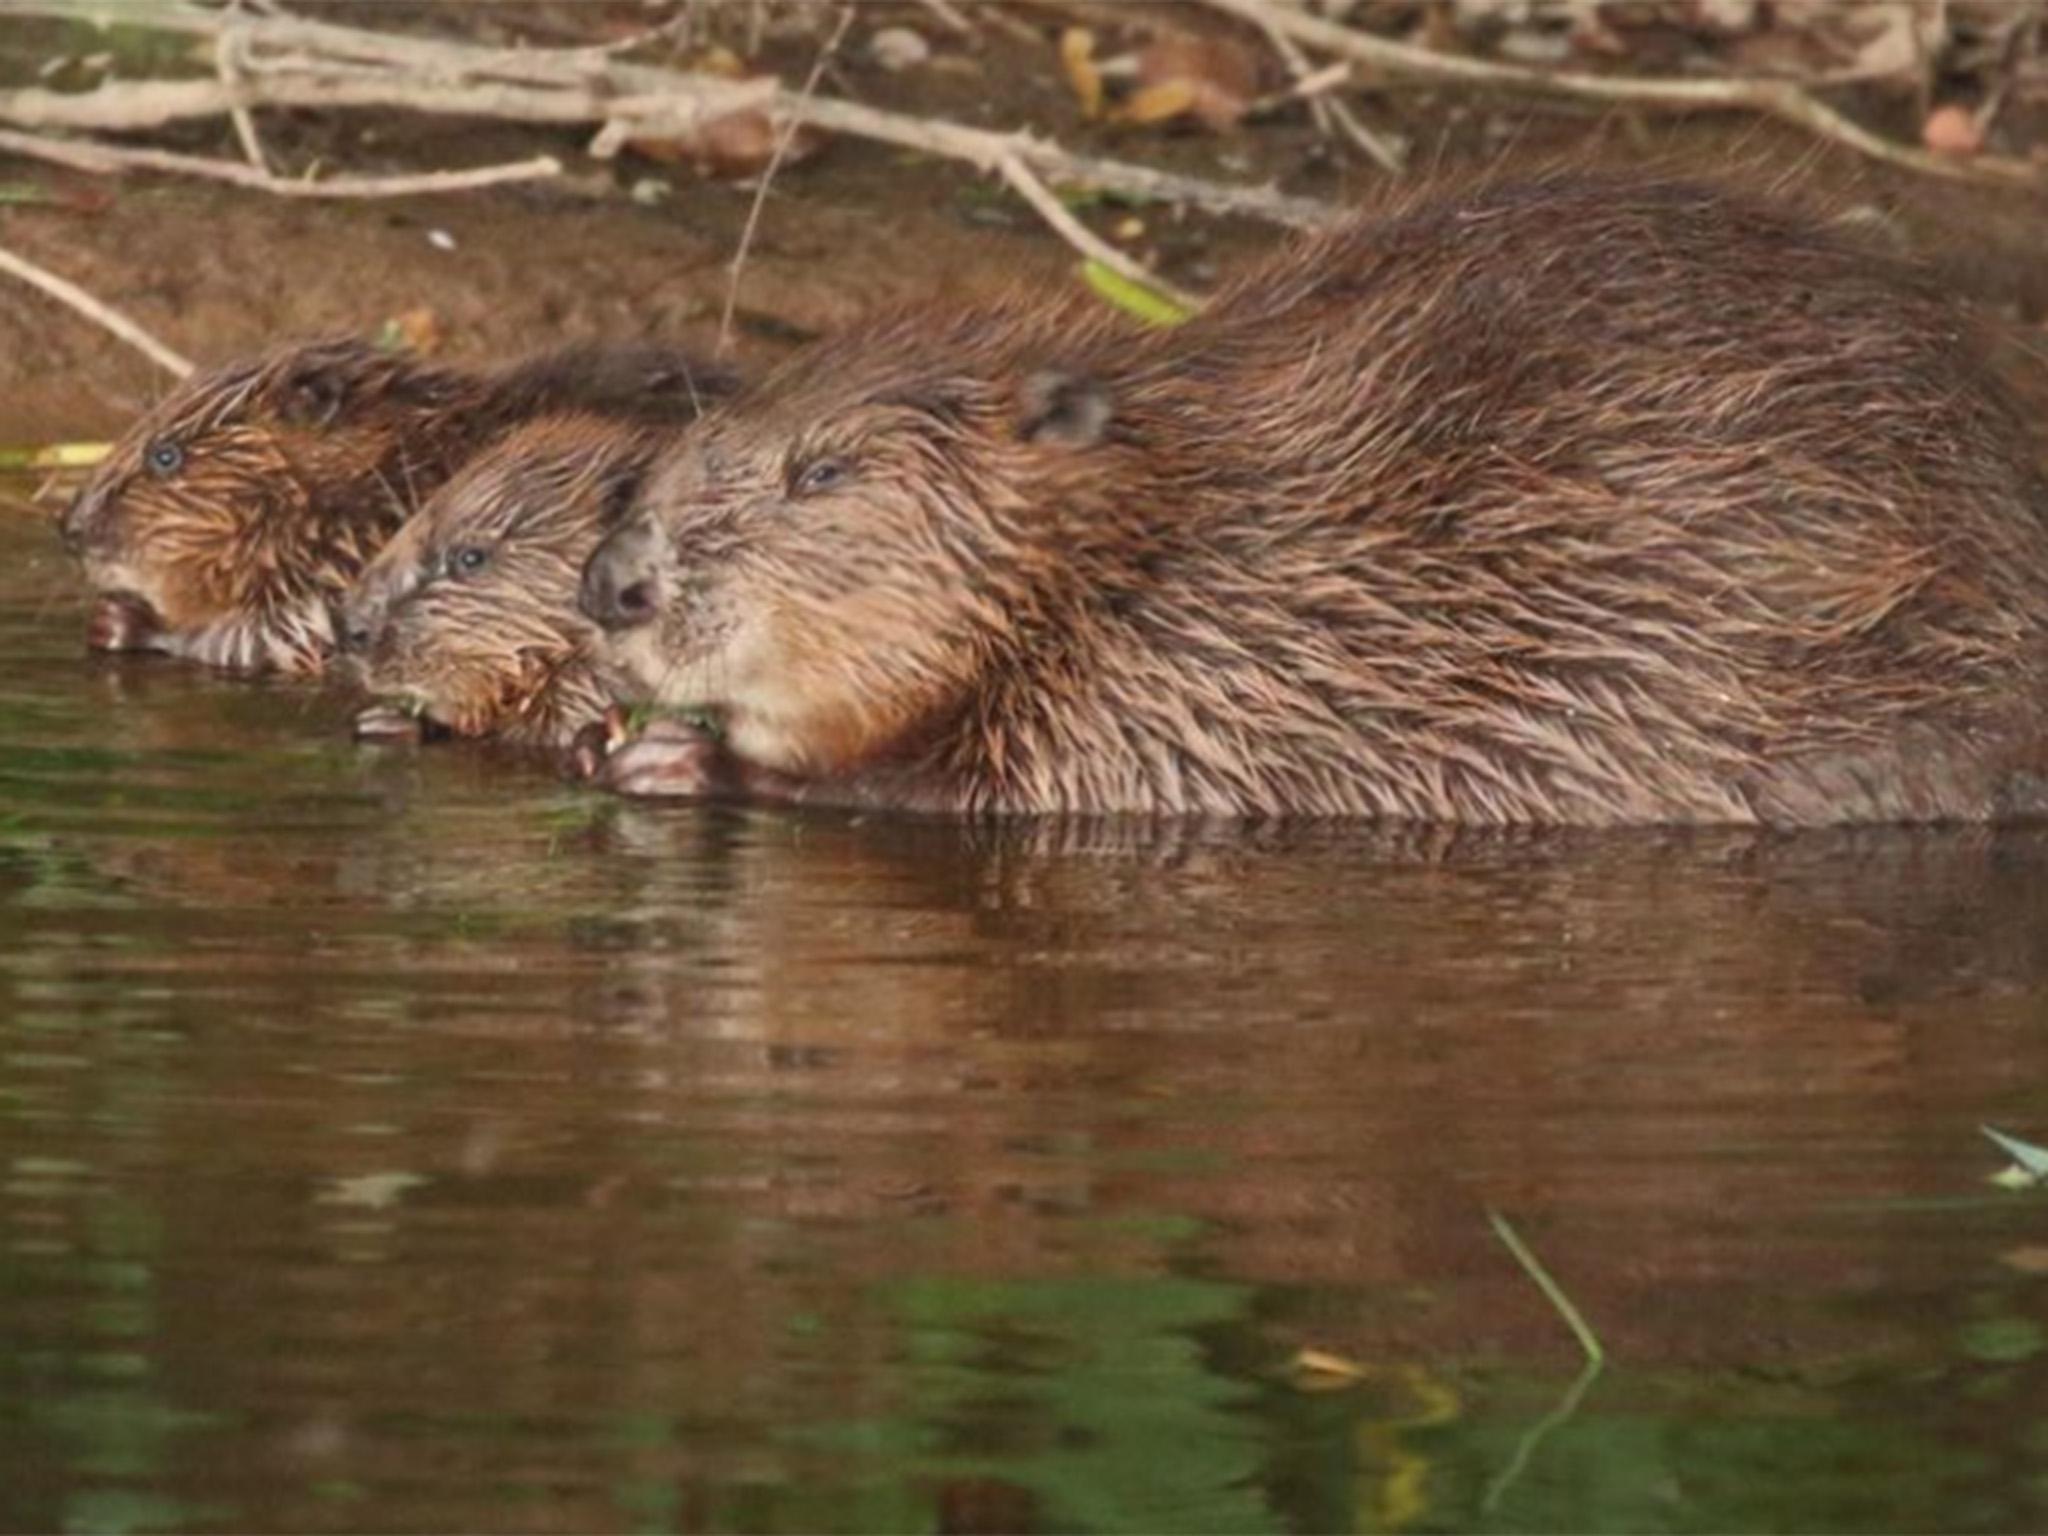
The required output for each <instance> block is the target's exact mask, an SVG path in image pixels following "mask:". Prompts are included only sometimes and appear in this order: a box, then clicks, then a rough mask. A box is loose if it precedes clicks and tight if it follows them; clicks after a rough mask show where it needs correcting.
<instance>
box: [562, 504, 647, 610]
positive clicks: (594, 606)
mask: <svg viewBox="0 0 2048 1536" xmlns="http://www.w3.org/2000/svg"><path fill="white" fill-rule="evenodd" d="M655 537H656V536H655V532H654V529H653V528H652V527H650V526H649V525H648V524H647V523H646V522H644V521H639V520H636V521H634V522H630V523H627V524H625V525H624V526H622V527H619V528H615V529H613V530H612V532H611V533H610V534H609V535H608V536H607V537H606V538H605V541H604V542H603V543H602V544H600V545H598V546H597V548H596V550H595V551H593V552H592V554H591V556H590V560H589V563H587V564H586V565H585V566H584V567H583V587H582V590H581V592H580V593H579V594H578V596H577V603H578V605H579V606H580V607H581V608H582V609H583V612H584V613H585V614H586V615H588V616H589V617H590V618H591V619H593V620H595V621H596V622H597V624H598V625H599V626H600V627H601V628H604V629H608V630H621V629H637V628H639V627H640V626H641V625H643V624H650V623H652V622H653V621H654V617H655V615H656V614H657V613H659V612H660V611H661V568H660V565H659V562H658V561H657V559H656V549H655Z"/></svg>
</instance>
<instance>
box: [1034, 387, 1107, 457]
mask: <svg viewBox="0 0 2048 1536" xmlns="http://www.w3.org/2000/svg"><path fill="white" fill-rule="evenodd" d="M1115 414H1116V411H1115V402H1114V401H1112V400H1111V399H1110V396H1109V391H1108V390H1107V389H1105V388H1104V387H1103V385H1102V383H1101V381H1100V380H1097V379H1091V378H1088V377H1086V376H1085V375H1082V374H1073V373H1062V372H1060V371H1059V370H1057V369H1053V368H1044V369H1040V370H1039V371H1038V372H1037V373H1032V374H1027V375H1026V376H1025V378H1024V380H1023V381H1022V382H1021V383H1020V384H1018V386H1017V436H1018V437H1020V438H1022V439H1023V440H1024V441H1025V442H1027V443H1055V444H1058V445H1059V446H1061V447H1065V448H1092V447H1094V446H1095V445H1096V444H1097V443H1099V442H1101V441H1102V439H1103V436H1104V435H1105V434H1106V433H1107V432H1108V430H1109V423H1110V418H1111V417H1112V416H1114V415H1115Z"/></svg>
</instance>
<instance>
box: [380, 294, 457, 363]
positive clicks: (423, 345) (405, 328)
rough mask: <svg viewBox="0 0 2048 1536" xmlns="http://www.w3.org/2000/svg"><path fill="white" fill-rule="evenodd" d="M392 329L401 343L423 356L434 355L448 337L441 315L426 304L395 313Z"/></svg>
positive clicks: (392, 319) (392, 318)
mask: <svg viewBox="0 0 2048 1536" xmlns="http://www.w3.org/2000/svg"><path fill="white" fill-rule="evenodd" d="M391 330H392V333H393V335H394V336H395V337H396V338H397V340H398V343H399V345H401V346H403V347H405V348H406V349H407V350H408V351H411V352H417V353H419V355H420V356H422V357H432V356H433V355H434V354H435V353H436V352H438V351H440V350H441V345H442V343H443V342H445V341H446V340H447V339H448V331H447V328H446V327H445V326H443V325H442V323H441V317H440V316H439V315H437V314H435V313H434V311H433V310H431V309H429V308H428V307H427V306H426V305H424V304H422V305H420V306H418V307H417V308H415V309H408V310H405V311H403V312H402V313H400V314H396V315H393V316H392V317H391Z"/></svg>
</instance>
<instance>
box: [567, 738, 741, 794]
mask: <svg viewBox="0 0 2048 1536" xmlns="http://www.w3.org/2000/svg"><path fill="white" fill-rule="evenodd" d="M586 729H588V728H586ZM578 745H579V747H581V746H582V745H583V741H582V739H581V738H579V742H578ZM586 777H588V778H590V779H591V781H592V782H594V783H596V784H598V785H601V786H602V787H603V788H605V789H609V790H611V791H612V792H613V793H615V794H621V795H634V796H639V797H652V798H661V799H704V798H706V797H708V796H711V795H716V794H719V793H721V792H723V791H726V790H728V789H730V788H731V771H730V765H729V763H728V761H727V759H726V755H725V748H724V746H723V745H722V744H721V743H720V742H719V740H718V738H717V737H715V736H713V735H711V734H710V733H709V732H708V731H705V730H703V729H702V728H701V727H698V726H694V725H691V724H689V723H687V722H685V721H682V720H652V721H649V722H648V723H647V725H646V726H645V727H643V728H642V730H641V731H640V733H639V734H638V735H637V736H635V737H634V738H633V739H632V740H631V741H628V742H626V743H624V744H623V745H612V746H611V747H610V750H609V751H608V752H607V753H606V754H605V756H604V758H603V760H602V762H600V763H598V764H596V765H595V771H594V772H591V773H589V774H587V775H586Z"/></svg>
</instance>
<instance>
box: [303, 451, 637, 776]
mask: <svg viewBox="0 0 2048 1536" xmlns="http://www.w3.org/2000/svg"><path fill="white" fill-rule="evenodd" d="M659 441H660V439H658V438H657V437H655V436H654V435H653V434H652V433H651V432H650V431H648V430H646V429H644V428H638V427H634V426H630V425H627V424H625V423H621V422H616V421H607V420H604V419H602V418H599V417H595V416H588V415H582V416H561V417H546V418H543V419H542V420H540V421H536V422H531V423H529V424H528V425H526V426H524V427H521V428H519V429H518V430H517V431H515V432H513V433H511V434H510V435H509V436H507V437H506V438H505V439H504V440H503V441H501V442H499V443H497V444H495V445H494V446H492V447H491V448H489V449H486V450H485V451H484V452H483V453H481V454H478V455H477V456H476V457H475V458H474V459H472V460H470V462H469V463H468V464H466V465H464V466H463V468H462V469H461V471H460V472H458V473H457V474H456V476H455V478H454V479H452V480H450V481H449V482H448V483H447V484H446V485H444V486H443V487H441V489H440V490H439V491H437V492H435V493H434V495H433V496H432V497H431V498H430V499H429V500H428V502H427V504H426V505H425V506H424V507H422V508H421V509H420V510H419V512H418V514H417V515H415V516H414V517H413V518H412V519H411V520H410V521H408V522H407V523H406V525H405V526H404V527H403V528H401V529H399V531H398V532H397V533H396V534H395V535H394V536H393V537H392V539H391V542H390V543H388V544H386V545H385V546H384V548H383V550H382V551H380V552H379V553H378V555H377V557H376V558H375V559H374V560H372V561H371V562H370V563H369V565H368V566H366V567H365V568H364V570H363V573H362V575H361V576H360V577H358V578H357V580H356V582H355V585H354V586H353V587H352V588H351V589H350V591H349V594H348V597H347V599H346V601H345V602H344V603H343V604H342V605H341V608H340V610H339V613H338V616H337V622H338V627H339V632H340V643H341V649H342V652H343V654H344V656H345V657H346V659H347V661H348V662H349V663H350V664H351V670H353V671H354V672H355V674H356V677H357V680H358V681H360V682H361V683H362V684H363V685H364V686H365V687H366V688H367V689H368V690H369V691H370V692H371V693H373V694H376V695H378V696H380V697H381V698H383V699H384V700H386V701H387V702H385V703H383V704H379V705H376V706H373V707H371V708H369V709H366V710H365V711H364V712H363V713H362V714H360V715H359V716H358V717H357V721H356V730H357V734H358V735H363V736H391V735H411V734H415V733H416V732H418V731H419V730H421V729H422V728H423V727H424V728H429V729H431V728H440V729H443V730H448V731H452V732H454V733H455V734H457V735H462V736H497V737H500V738H502V739H505V740H509V741H514V742H519V743H523V744H527V745H543V746H566V745H567V744H568V743H569V742H570V740H571V739H572V738H573V737H574V736H575V734H576V732H577V731H578V730H579V729H580V728H581V727H584V726H587V725H589V724H591V723H592V722H594V721H596V720H597V719H598V718H599V717H600V716H601V715H602V714H603V713H604V710H605V706H606V705H608V704H609V703H611V702H612V701H613V700H614V699H616V698H617V697H619V692H618V689H617V688H616V687H615V686H614V684H613V682H612V680H611V679H610V678H609V677H608V675H607V674H606V673H605V672H604V671H603V670H602V669H601V668H600V667H599V666H598V664H597V663H596V661H595V660H594V658H593V657H592V655H591V652H592V650H593V649H594V647H595V643H596V641H597V639H598V631H597V629H596V627H595V626H594V625H592V624H591V622H590V621H589V620H588V619H586V618H585V617H584V616H583V615H582V614H581V613H580V612H578V611H577V607H576V589H577V581H578V578H579V577H580V576H581V575H582V571H583V565H584V562H585V561H586V560H587V559H588V557H589V555H590V552H591V550H592V549H593V548H595V547H596V545H597V542H598V540H599V538H601V537H602V536H603V534H604V533H605V531H606V529H607V528H609V527H610V526H611V524H613V523H615V522H616V521H617V520H618V517H619V515H620V514H621V512H622V511H623V510H624V509H625V507H626V506H627V505H628V504H629V502H630V501H631V498H632V494H633V492H634V490H635V489H636V488H637V486H638V484H639V478H640V476H641V475H642V474H643V473H644V472H645V470H646V468H647V465H648V462H649V460H650V459H651V458H652V457H653V455H654V452H655V449H656V447H657V445H658V443H659Z"/></svg>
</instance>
